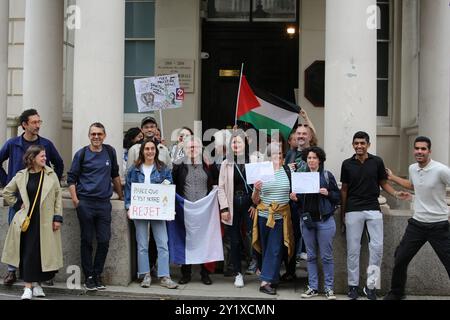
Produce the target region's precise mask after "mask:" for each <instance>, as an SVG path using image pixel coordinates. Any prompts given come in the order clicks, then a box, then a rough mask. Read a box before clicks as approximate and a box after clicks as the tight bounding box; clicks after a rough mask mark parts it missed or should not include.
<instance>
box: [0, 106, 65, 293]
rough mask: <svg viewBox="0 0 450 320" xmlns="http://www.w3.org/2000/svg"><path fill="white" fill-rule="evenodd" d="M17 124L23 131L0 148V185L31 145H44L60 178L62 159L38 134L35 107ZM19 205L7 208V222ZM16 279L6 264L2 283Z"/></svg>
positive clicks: (21, 165) (18, 166)
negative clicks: (6, 169)
mask: <svg viewBox="0 0 450 320" xmlns="http://www.w3.org/2000/svg"><path fill="white" fill-rule="evenodd" d="M19 124H20V125H21V126H22V129H23V130H24V133H23V134H22V135H20V136H18V137H14V138H11V139H9V140H8V141H6V143H5V144H4V145H3V147H2V149H1V150H0V185H1V186H3V187H4V186H6V185H7V184H8V183H9V182H10V181H11V180H12V178H14V176H15V175H16V173H17V172H18V171H20V170H22V169H24V168H25V167H24V163H23V155H24V154H25V152H26V151H27V149H28V148H29V147H30V146H32V145H42V146H44V148H45V154H46V156H47V165H48V166H50V165H53V169H54V170H55V172H56V174H57V175H58V178H59V179H60V180H61V177H62V174H63V171H64V163H63V160H62V158H61V156H60V155H59V153H58V151H57V150H56V148H55V146H54V144H53V143H52V142H51V141H50V140H48V139H45V138H43V137H41V136H39V129H40V128H41V124H42V120H41V117H40V116H39V114H38V113H37V111H36V110H35V109H28V110H25V111H24V112H22V114H21V115H20V116H19ZM7 159H9V161H8V174H6V171H5V169H3V167H2V164H3V162H5V161H6V160H7ZM21 205H22V201H17V203H16V205H14V207H10V208H9V213H8V223H11V221H12V219H13V217H14V215H15V213H16V211H17V210H19V209H20V207H21ZM16 279H17V278H16V268H15V267H13V266H8V273H7V274H6V276H5V278H4V279H3V283H4V284H5V285H7V286H11V285H12V284H13V283H14V282H15V281H16Z"/></svg>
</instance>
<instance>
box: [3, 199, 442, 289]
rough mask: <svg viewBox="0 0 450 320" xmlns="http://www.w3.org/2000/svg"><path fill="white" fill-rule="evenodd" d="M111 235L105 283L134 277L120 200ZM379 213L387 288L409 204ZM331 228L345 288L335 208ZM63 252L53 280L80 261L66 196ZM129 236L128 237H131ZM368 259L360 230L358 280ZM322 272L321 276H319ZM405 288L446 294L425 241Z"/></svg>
mask: <svg viewBox="0 0 450 320" xmlns="http://www.w3.org/2000/svg"><path fill="white" fill-rule="evenodd" d="M1 203H2V201H1V198H0V249H2V248H3V243H4V239H5V236H6V232H7V229H8V224H7V213H8V208H7V207H1ZM112 203H113V212H112V238H111V242H110V249H109V254H108V258H107V261H106V265H105V270H104V274H103V276H104V280H105V283H106V284H111V285H122V286H127V285H128V284H129V283H130V282H131V281H132V279H133V278H134V277H135V272H136V266H135V261H136V246H135V241H134V230H133V228H132V226H131V224H130V223H129V222H128V221H127V218H126V214H125V210H124V209H123V202H121V201H118V200H113V201H112ZM382 211H383V213H384V252H383V263H382V266H381V292H383V293H385V292H386V291H387V290H389V288H390V280H391V276H392V267H393V262H394V251H395V249H396V247H397V245H398V244H399V242H400V240H401V238H402V236H403V233H404V231H405V228H406V225H407V221H408V219H409V218H410V217H411V215H412V212H411V211H410V210H390V209H389V207H388V206H387V205H383V206H382ZM335 219H336V226H337V232H336V237H335V240H334V257H335V291H336V292H337V293H346V292H347V261H346V258H347V254H346V242H345V237H344V235H342V234H341V233H340V226H341V224H340V217H339V213H336V217H335ZM62 235H63V237H62V241H63V253H64V269H62V270H60V272H59V273H58V274H57V277H56V280H57V281H65V279H67V277H68V276H70V274H68V273H66V270H67V267H68V266H70V265H78V266H79V265H80V230H79V223H78V219H77V216H76V212H75V209H74V208H73V205H72V203H71V201H70V200H67V199H65V200H64V224H63V227H62ZM131 239H133V241H131ZM367 265H368V246H367V239H366V236H363V245H362V249H361V269H360V270H361V275H362V276H361V279H360V286H362V285H363V284H364V283H365V281H366V276H365V271H366V269H367ZM4 272H6V266H5V265H3V264H0V274H4ZM321 278H323V277H321ZM406 293H407V294H411V295H449V296H450V280H449V277H448V275H447V272H446V270H445V268H444V267H443V265H442V263H441V262H440V261H439V259H438V257H437V255H436V254H435V253H434V251H433V249H432V248H431V246H430V245H429V244H428V243H427V244H425V246H424V247H423V248H422V249H421V250H420V251H419V252H418V254H417V255H416V256H415V257H414V259H413V260H412V262H411V264H410V266H409V269H408V282H407V287H406Z"/></svg>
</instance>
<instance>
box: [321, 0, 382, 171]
mask: <svg viewBox="0 0 450 320" xmlns="http://www.w3.org/2000/svg"><path fill="white" fill-rule="evenodd" d="M375 3H376V1H375V0H339V1H336V0H327V3H326V42H325V46H326V48H325V61H326V62H325V151H326V152H327V162H326V163H325V165H326V167H327V168H328V169H329V170H331V171H332V172H333V173H334V174H336V175H337V178H338V179H339V177H340V168H341V163H342V161H343V160H344V159H346V158H349V157H350V156H351V155H352V154H353V153H354V150H353V148H352V146H351V143H352V138H353V134H354V133H355V132H357V131H360V130H361V131H365V132H367V133H368V134H369V135H370V139H371V144H372V146H371V148H370V149H369V152H370V153H373V154H375V153H376V129H377V115H376V93H377V86H376V77H377V69H376V66H377V43H376V16H374V14H375V12H376V10H374V9H375V8H376V7H374V6H375ZM374 27H375V28H374Z"/></svg>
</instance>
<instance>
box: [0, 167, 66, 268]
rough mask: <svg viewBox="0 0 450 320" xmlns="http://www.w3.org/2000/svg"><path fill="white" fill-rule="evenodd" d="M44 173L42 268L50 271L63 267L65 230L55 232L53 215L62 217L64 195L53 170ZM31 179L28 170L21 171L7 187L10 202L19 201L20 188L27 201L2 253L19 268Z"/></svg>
mask: <svg viewBox="0 0 450 320" xmlns="http://www.w3.org/2000/svg"><path fill="white" fill-rule="evenodd" d="M44 172H45V173H44V174H45V176H44V182H43V184H42V187H41V188H42V193H41V203H40V232H41V264H42V271H43V272H48V271H56V270H58V269H60V268H62V267H63V255H62V246H61V231H60V230H57V231H53V216H54V215H60V216H62V196H61V187H60V185H59V180H58V177H57V176H56V174H55V172H54V171H53V169H52V168H50V167H45V171H44ZM28 178H29V171H28V169H24V170H21V171H19V172H17V174H16V176H15V177H14V178H13V179H12V180H11V181H10V182H9V183H8V185H7V186H6V187H5V189H4V190H3V198H4V199H5V201H6V203H7V204H8V205H10V206H12V205H14V204H15V203H16V202H17V197H16V196H15V193H16V192H17V191H18V192H19V193H20V196H21V198H22V201H23V204H24V208H23V209H21V210H19V211H17V212H16V214H15V215H14V219H13V220H12V221H11V225H10V226H9V229H8V234H7V235H6V240H5V246H4V248H3V254H2V262H3V263H6V264H9V265H12V266H15V267H19V263H20V234H21V232H22V231H21V230H20V226H21V225H22V222H23V220H24V219H25V217H26V216H27V213H28V211H29V209H30V206H31V204H30V199H28V194H27V183H28ZM33 200H34V199H31V201H33ZM36 205H37V204H36Z"/></svg>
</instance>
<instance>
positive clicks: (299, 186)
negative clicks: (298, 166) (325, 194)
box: [292, 172, 320, 193]
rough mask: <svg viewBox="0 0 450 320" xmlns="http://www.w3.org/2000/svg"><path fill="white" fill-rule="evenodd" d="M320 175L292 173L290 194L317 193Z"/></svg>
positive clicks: (316, 173) (314, 173) (315, 173)
mask: <svg viewBox="0 0 450 320" xmlns="http://www.w3.org/2000/svg"><path fill="white" fill-rule="evenodd" d="M319 190H320V175H319V173H318V172H293V173H292V192H294V193H319Z"/></svg>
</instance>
